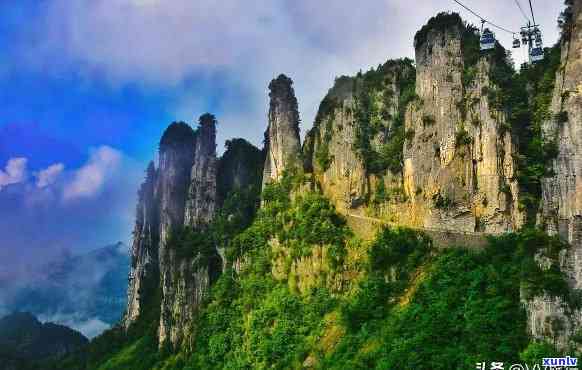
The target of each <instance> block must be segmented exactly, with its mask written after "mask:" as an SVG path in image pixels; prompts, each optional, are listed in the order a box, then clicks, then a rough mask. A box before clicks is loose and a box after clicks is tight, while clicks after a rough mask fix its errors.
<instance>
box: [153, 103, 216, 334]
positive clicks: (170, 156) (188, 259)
mask: <svg viewBox="0 0 582 370" xmlns="http://www.w3.org/2000/svg"><path fill="white" fill-rule="evenodd" d="M199 124H200V125H199V127H198V129H197V131H196V132H194V131H192V130H191V129H190V130H188V129H187V128H185V127H183V128H180V129H179V131H180V133H179V137H180V138H179V140H172V136H173V132H172V131H175V132H176V133H178V131H177V128H173V127H172V126H170V127H169V128H168V130H167V131H166V134H164V137H166V136H168V137H169V139H168V140H166V141H167V142H166V143H164V141H165V140H164V137H162V143H161V144H160V178H161V180H160V182H159V184H160V194H161V195H160V207H161V210H162V212H161V216H160V285H161V290H162V297H161V310H160V327H159V332H158V335H159V340H160V343H164V342H166V341H167V342H169V343H171V344H172V345H177V344H178V343H180V341H182V340H183V339H184V338H187V337H188V335H189V332H190V329H191V324H192V320H193V317H194V314H195V313H196V309H197V307H198V306H199V304H200V303H201V301H202V298H203V295H204V293H205V292H206V291H207V289H208V287H209V285H210V276H209V274H210V272H211V271H210V269H211V268H210V266H207V265H205V264H203V263H197V261H198V260H199V259H200V258H201V256H200V255H199V253H194V254H193V255H190V254H188V255H187V256H183V255H181V253H180V251H178V250H176V248H177V246H176V245H175V244H172V243H170V237H171V235H170V233H174V235H172V236H176V235H178V234H179V233H181V232H182V231H183V230H188V229H192V228H193V229H195V230H196V229H200V228H204V227H205V226H206V225H207V224H208V223H209V222H210V220H211V219H212V218H213V216H214V211H215V206H216V164H217V161H216V120H215V118H214V116H212V115H210V114H205V115H203V116H201V117H200V121H199ZM188 128H189V127H188ZM176 138H178V135H176ZM192 247H193V248H196V247H197V246H192Z"/></svg>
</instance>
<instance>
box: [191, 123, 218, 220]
mask: <svg viewBox="0 0 582 370" xmlns="http://www.w3.org/2000/svg"><path fill="white" fill-rule="evenodd" d="M216 167H217V160H216V118H215V117H214V116H213V115H212V114H210V113H206V114H204V115H202V116H200V119H199V127H198V130H197V131H196V146H195V148H194V165H193V166H192V171H191V172H190V189H189V192H188V200H187V204H186V214H185V217H184V223H185V225H188V226H194V227H198V226H203V225H205V224H208V223H209V222H210V220H212V218H213V216H214V211H215V207H216Z"/></svg>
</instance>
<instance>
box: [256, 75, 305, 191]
mask: <svg viewBox="0 0 582 370" xmlns="http://www.w3.org/2000/svg"><path fill="white" fill-rule="evenodd" d="M269 90H270V93H269V98H270V104H269V126H268V128H267V131H266V132H265V150H266V159H265V166H264V172H263V186H264V185H265V184H267V183H269V182H271V181H277V180H279V179H280V178H281V176H282V174H283V172H284V171H285V170H286V169H289V168H291V167H295V166H300V155H301V146H300V139H299V111H298V109H297V98H295V91H294V90H293V81H292V80H291V79H290V78H289V77H287V76H285V75H283V74H281V75H279V77H277V78H276V79H274V80H272V81H271V83H270V84H269Z"/></svg>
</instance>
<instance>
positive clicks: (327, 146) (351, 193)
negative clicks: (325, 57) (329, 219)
mask: <svg viewBox="0 0 582 370" xmlns="http://www.w3.org/2000/svg"><path fill="white" fill-rule="evenodd" d="M355 85H356V81H355V79H351V78H348V77H342V78H339V79H337V80H336V82H335V85H334V87H333V88H332V89H331V90H330V91H329V92H328V94H327V96H326V97H325V98H324V102H322V106H320V112H319V113H318V120H317V121H316V123H315V125H314V127H313V129H311V130H310V131H309V132H308V134H307V135H306V139H305V143H304V145H303V151H304V154H305V156H306V158H308V160H309V161H308V163H307V165H306V167H307V168H309V169H312V170H313V172H314V173H315V175H316V179H317V181H318V183H319V184H320V185H321V188H322V191H323V193H324V194H325V195H326V196H327V197H328V198H329V199H330V200H331V201H332V202H333V203H334V204H335V206H336V207H337V208H338V210H346V209H350V208H354V206H356V205H358V204H362V203H363V202H364V200H365V198H366V196H367V194H368V192H369V187H368V184H369V181H368V176H367V173H366V169H365V167H364V163H363V160H362V158H361V157H360V156H359V155H358V153H357V151H356V149H355V143H356V130H357V123H356V118H355V116H354V113H355V111H356V100H355V99H356V97H355V94H356V91H355ZM326 103H327V104H330V105H331V106H332V108H331V109H330V110H329V111H327V112H326V109H325V108H324V106H323V105H324V104H326ZM324 150H325V151H328V154H327V156H328V157H329V158H328V159H329V163H328V164H327V166H324V164H323V163H321V159H320V156H321V155H322V154H321V153H322V151H324Z"/></svg>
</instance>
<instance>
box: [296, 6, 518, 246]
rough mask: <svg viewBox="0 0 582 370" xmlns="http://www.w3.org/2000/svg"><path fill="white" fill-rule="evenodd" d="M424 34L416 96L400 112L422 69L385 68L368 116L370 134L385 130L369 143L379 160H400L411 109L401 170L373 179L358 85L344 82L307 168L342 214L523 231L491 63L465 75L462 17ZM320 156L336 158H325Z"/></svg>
mask: <svg viewBox="0 0 582 370" xmlns="http://www.w3.org/2000/svg"><path fill="white" fill-rule="evenodd" d="M447 17H452V16H447ZM449 19H450V18H449ZM453 20H455V19H454V18H453ZM422 32H423V33H424V35H423V37H422V39H421V40H420V41H421V42H419V43H417V44H416V45H415V46H416V66H417V68H416V88H415V92H416V97H414V98H412V99H411V103H410V104H408V106H402V105H403V104H404V102H406V94H407V93H408V92H406V91H404V90H405V89H406V85H405V84H403V82H402V81H405V80H406V76H407V74H408V73H414V69H413V67H412V66H408V65H407V64H406V63H394V62H392V63H394V65H393V66H391V64H390V62H388V63H386V65H384V66H380V67H379V71H381V74H380V76H381V78H382V82H381V84H379V85H378V84H377V83H376V85H378V86H379V87H373V88H369V90H370V92H369V95H370V96H371V103H369V105H370V107H369V108H366V109H367V112H368V113H367V114H366V116H365V120H367V122H368V123H367V125H368V127H380V129H375V132H376V133H375V134H374V135H373V136H371V137H369V138H368V140H369V142H370V145H369V147H370V149H368V150H372V151H374V150H375V151H377V152H378V153H379V154H378V156H380V157H381V156H382V155H383V156H386V155H389V156H395V155H399V153H398V152H399V151H395V150H394V149H393V148H391V147H390V146H391V145H398V141H397V140H395V139H394V138H393V137H394V132H395V130H396V129H397V124H398V123H399V122H398V121H397V120H398V119H401V118H399V112H400V111H401V110H406V112H405V115H404V117H403V118H404V131H405V132H404V134H402V136H403V137H404V138H405V139H404V141H405V142H404V145H402V144H400V145H402V150H401V151H400V153H402V156H403V159H402V169H394V168H393V167H395V166H392V167H390V166H388V168H387V169H385V170H382V171H375V172H373V173H372V171H370V170H369V168H370V167H371V164H370V163H366V162H365V158H364V157H363V156H362V154H361V149H360V148H357V145H360V146H361V143H358V135H360V136H361V134H359V133H358V130H362V126H361V123H359V122H358V120H361V119H362V118H360V117H358V113H357V111H358V109H359V110H360V111H361V109H362V104H363V103H362V101H361V100H360V99H361V98H360V95H361V93H360V90H361V89H362V87H361V85H362V77H360V76H358V77H354V78H348V77H341V78H339V79H337V80H336V84H335V86H334V87H333V88H332V89H331V90H330V92H329V93H328V95H327V96H326V98H325V99H324V101H323V102H322V105H321V106H320V113H319V114H318V119H316V123H315V125H314V129H313V130H311V131H310V132H309V134H308V135H307V137H306V142H305V144H304V149H303V150H304V155H305V156H306V157H308V158H311V160H310V161H307V163H306V167H307V168H310V169H313V171H314V173H315V174H316V178H317V181H318V183H319V184H320V186H321V188H322V190H323V192H324V194H325V195H326V196H328V197H329V198H330V199H331V200H333V201H334V204H335V205H336V207H337V208H338V210H340V211H341V212H343V213H348V214H359V215H364V214H370V213H375V214H376V216H377V217H378V218H383V219H385V220H386V221H388V222H391V223H395V224H398V225H407V226H411V227H418V228H425V229H438V230H452V231H459V232H486V233H494V234H496V233H502V232H505V231H511V230H516V229H518V228H519V227H520V226H521V225H522V224H523V222H524V219H523V217H524V216H523V214H522V212H520V210H519V208H518V196H519V194H518V192H519V188H518V184H517V178H516V174H515V170H516V164H515V163H514V159H513V156H514V155H515V154H516V152H517V149H516V148H515V145H514V143H513V142H512V138H511V134H510V132H509V130H507V129H506V127H507V124H506V121H507V118H506V114H505V113H504V112H500V111H498V110H496V109H494V108H493V107H492V104H491V103H490V102H489V96H488V94H487V92H488V91H490V90H495V89H497V87H496V86H495V85H494V84H493V82H492V81H491V78H490V75H491V74H492V68H493V66H492V63H493V62H492V59H491V58H489V57H482V58H480V59H479V61H478V62H477V63H476V65H473V66H465V64H464V63H465V55H464V53H465V46H464V44H463V43H464V42H469V41H467V37H466V36H465V35H464V33H465V32H468V31H466V29H465V26H464V25H463V23H462V21H461V20H460V18H458V22H457V23H453V24H449V25H447V26H446V27H442V26H438V25H433V24H431V23H430V22H429V24H428V25H427V26H425V27H424V28H423V30H422ZM472 42H478V41H477V40H475V39H473V40H472ZM468 68H471V72H472V75H473V76H474V77H473V78H472V80H470V81H468V80H467V79H466V78H465V79H464V72H465V71H466V69H468ZM376 74H378V72H376ZM378 78H380V77H376V79H378ZM364 79H365V78H364ZM366 129H368V130H369V128H366ZM322 148H324V149H325V151H327V152H328V154H326V155H322ZM359 151H360V152H359ZM386 153H387V154H386ZM389 160H390V158H384V161H389ZM326 162H327V163H326ZM379 189H381V192H382V194H380V190H379ZM380 198H381V199H380ZM372 202H373V203H374V204H372Z"/></svg>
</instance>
